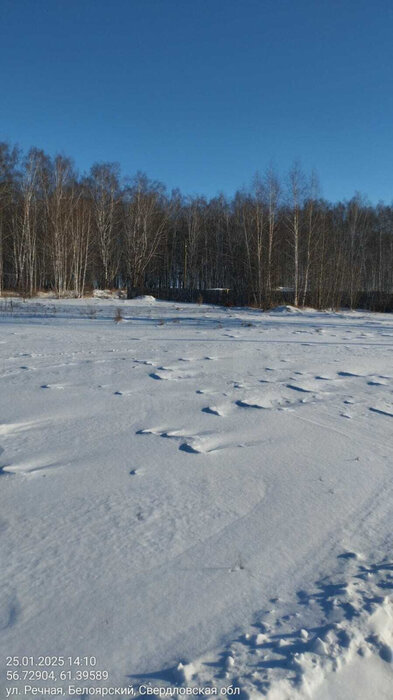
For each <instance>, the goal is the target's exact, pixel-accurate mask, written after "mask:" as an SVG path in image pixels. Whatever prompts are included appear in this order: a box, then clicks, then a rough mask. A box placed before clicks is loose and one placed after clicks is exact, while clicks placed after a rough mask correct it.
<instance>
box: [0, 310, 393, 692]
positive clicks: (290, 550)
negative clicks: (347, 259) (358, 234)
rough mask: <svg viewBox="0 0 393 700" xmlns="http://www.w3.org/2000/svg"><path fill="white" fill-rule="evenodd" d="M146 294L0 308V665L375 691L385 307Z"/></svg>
mask: <svg viewBox="0 0 393 700" xmlns="http://www.w3.org/2000/svg"><path fill="white" fill-rule="evenodd" d="M152 299H153V298H152ZM152 299H149V298H139V299H137V300H124V299H113V298H108V299H106V298H97V297H95V298H92V299H89V300H77V299H65V300H55V299H50V298H41V299H33V300H30V301H26V302H22V301H20V300H19V301H18V300H16V299H14V300H12V304H11V303H7V304H6V305H3V306H2V307H0V311H1V313H0V367H1V369H0V485H1V490H0V499H1V503H0V561H1V569H0V645H1V652H2V656H3V658H5V657H6V656H9V655H12V656H22V655H28V656H34V657H38V656H40V655H44V654H51V655H60V656H62V655H63V656H67V657H68V656H70V655H71V656H73V657H75V656H77V655H90V656H96V657H97V668H99V669H106V670H108V672H109V680H108V681H100V680H97V679H96V680H89V681H85V682H83V683H81V684H80V685H82V686H83V687H85V688H86V687H87V686H89V687H91V688H93V687H95V686H99V687H101V686H102V687H106V686H108V687H122V688H127V687H128V686H130V685H133V686H134V689H135V692H136V693H137V692H138V688H139V686H140V685H141V684H149V683H150V684H151V685H152V686H154V687H164V688H165V687H169V688H173V687H174V686H192V687H195V688H201V687H203V688H218V689H221V688H226V687H228V686H233V688H239V689H240V691H241V697H243V698H245V697H249V698H257V697H267V698H268V700H285V699H290V700H296V699H297V698H299V700H301V699H306V698H313V699H314V700H330V699H333V698H334V700H345V699H346V698H347V697H348V698H362V700H368V698H373V699H374V698H375V697H378V698H384V697H386V698H387V697H389V688H390V694H391V687H392V680H393V678H392V676H393V662H392V654H393V651H392V650H393V605H392V590H393V560H392V557H391V546H392V532H391V523H392V520H393V501H392V485H393V477H392V469H391V468H392V453H393V440H392V436H393V432H392V429H393V423H392V416H393V387H392V376H393V374H392V372H393V370H392V367H393V364H392V348H393V317H392V315H389V314H373V313H367V312H340V313H333V312H331V313H330V312H329V313H327V312H324V313H319V312H317V311H314V310H311V309H307V310H302V311H301V312H297V313H293V312H292V311H288V310H286V311H284V312H281V311H280V312H279V313H272V312H270V313H261V312H260V311H257V310H252V309H236V308H235V309H234V308H231V309H225V308H217V307H214V306H203V305H198V304H195V305H193V304H190V305H185V304H184V305H177V304H173V303H167V302H160V301H157V300H154V301H152ZM118 309H120V310H121V314H122V318H123V322H122V323H115V317H116V314H117V312H118ZM4 678H5V676H4V674H3V675H2V677H1V681H0V684H1V687H0V697H2V698H3V697H6V688H9V687H13V686H15V687H18V688H23V686H24V683H23V682H22V681H15V682H14V681H12V682H7V681H5V680H4ZM370 679H371V680H370ZM34 684H35V685H39V683H38V682H37V681H35V682H32V685H33V686H34ZM42 685H44V686H45V687H46V686H50V685H53V682H50V681H48V682H45V683H44V682H43V681H42V682H41V686H42ZM41 686H40V687H41ZM56 687H64V696H63V697H65V698H68V697H69V693H68V690H67V688H68V682H67V681H61V680H60V679H59V678H57V680H56ZM373 688H374V691H373ZM21 692H22V691H21ZM85 696H86V695H85ZM23 697H26V698H27V700H30V697H37V694H32V693H30V692H28V693H24V695H23ZM70 697H71V696H70ZM73 697H77V695H73ZM79 697H82V694H80V695H79ZM115 697H116V696H115ZM118 697H121V696H120V695H119V696H118ZM123 697H124V696H123Z"/></svg>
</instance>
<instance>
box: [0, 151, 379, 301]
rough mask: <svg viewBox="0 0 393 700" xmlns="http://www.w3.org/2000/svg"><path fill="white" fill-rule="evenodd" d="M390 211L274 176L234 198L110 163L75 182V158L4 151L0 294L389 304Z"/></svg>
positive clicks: (296, 170)
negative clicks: (107, 293)
mask: <svg viewBox="0 0 393 700" xmlns="http://www.w3.org/2000/svg"><path fill="white" fill-rule="evenodd" d="M392 263H393V205H385V204H382V203H381V204H378V205H376V206H372V205H371V204H370V203H369V202H367V200H365V199H364V198H363V197H361V196H360V195H358V194H357V195H355V196H354V197H353V198H352V199H350V200H349V201H343V202H338V203H330V202H328V201H326V200H325V199H323V198H322V197H321V196H320V191H319V185H318V180H317V177H316V175H315V174H313V173H311V174H306V173H304V172H303V170H302V169H301V167H300V165H299V164H297V163H295V164H294V165H293V166H292V168H291V169H290V171H289V173H288V174H287V175H286V176H285V177H282V178H281V177H279V176H278V175H277V173H276V172H275V171H274V169H273V168H271V167H270V168H268V169H267V170H266V171H265V172H264V173H263V174H259V175H256V176H255V177H254V180H253V182H252V185H251V186H250V187H249V189H248V190H247V191H246V190H240V191H238V192H236V193H235V195H234V196H233V197H232V198H227V197H225V196H224V195H219V196H217V197H213V198H211V199H207V198H205V197H202V196H184V195H183V194H182V193H181V192H180V191H179V190H173V191H172V192H170V193H168V192H167V191H166V189H165V187H164V185H163V184H161V183H158V182H154V181H152V180H149V179H148V177H147V176H146V175H144V174H141V173H138V174H137V175H136V176H134V177H133V178H125V177H122V176H121V173H120V169H119V166H118V165H117V164H115V163H96V164H95V165H93V166H92V167H91V169H90V172H89V173H88V174H87V175H83V176H80V175H79V174H78V173H77V172H76V170H75V168H74V165H73V163H72V160H71V159H70V158H67V157H66V156H63V155H57V156H55V157H53V158H51V157H49V156H48V155H47V154H45V153H44V152H43V151H42V150H39V149H37V148H32V149H31V150H30V151H29V152H28V153H27V154H25V155H24V154H22V153H21V152H20V151H19V149H18V148H16V147H14V146H11V145H10V144H7V143H0V293H2V292H3V291H5V290H10V291H15V292H18V293H21V294H23V295H25V296H32V295H34V294H35V293H36V292H37V291H38V290H53V291H54V292H55V293H56V294H57V295H59V296H63V295H74V296H77V297H81V296H83V295H84V294H86V293H88V292H90V291H91V290H92V289H94V288H102V289H104V288H105V289H106V288H120V287H125V286H127V287H128V288H129V289H135V290H144V291H146V290H151V291H152V292H153V293H154V291H156V293H157V295H160V294H161V296H165V291H166V292H167V293H168V294H169V290H178V293H179V294H180V291H179V290H184V292H186V291H187V290H193V291H199V292H200V293H201V296H202V298H203V293H204V292H205V293H206V290H211V289H216V288H220V289H228V290H230V292H231V299H233V300H234V301H235V302H236V300H241V303H247V304H254V305H256V306H260V307H266V306H269V305H272V304H274V303H275V302H276V301H277V299H278V298H279V297H280V295H282V296H283V297H284V296H285V298H286V299H287V300H288V301H291V302H292V303H293V304H295V305H310V306H314V307H317V308H330V307H332V308H337V307H340V306H343V305H345V306H349V307H351V308H353V307H356V306H357V304H358V303H359V301H360V300H363V299H372V298H374V299H375V298H378V299H385V300H388V299H391V295H392V292H393V264H392Z"/></svg>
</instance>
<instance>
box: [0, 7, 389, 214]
mask: <svg viewBox="0 0 393 700" xmlns="http://www.w3.org/2000/svg"><path fill="white" fill-rule="evenodd" d="M0 69H1V72H0V75H1V98H0V140H8V141H11V142H12V143H18V144H19V145H20V146H21V147H22V148H23V149H27V148H28V147H29V146H31V145H34V146H38V147H40V148H43V149H44V150H46V151H47V152H49V153H50V154H52V155H53V154H55V153H57V152H61V153H64V154H66V155H69V156H71V157H72V158H73V159H74V161H75V164H76V166H77V168H78V169H79V170H80V172H83V171H85V170H87V169H88V168H89V167H90V165H92V164H93V163H94V162H95V161H118V162H119V163H120V165H121V167H122V171H123V172H124V173H128V174H130V175H132V174H134V173H135V172H136V171H137V170H142V171H145V172H146V173H147V174H148V175H149V177H151V178H153V179H158V180H161V181H162V182H164V183H165V184H166V185H167V186H168V188H169V189H171V188H172V187H180V189H181V190H182V191H183V192H184V193H188V194H194V193H198V194H206V195H208V196H212V195H215V194H216V193H217V192H219V191H223V192H225V193H226V194H228V195H231V194H233V192H234V191H235V190H236V189H237V188H239V187H242V186H243V185H246V186H247V185H248V184H249V183H250V181H251V178H252V176H253V174H254V173H255V171H256V170H259V171H263V170H264V169H265V167H266V166H267V165H268V164H269V163H270V162H271V161H272V162H273V163H274V164H275V165H276V167H277V169H278V171H279V172H284V171H285V170H287V169H288V168H289V167H290V165H291V163H292V162H293V160H294V159H297V158H299V159H300V160H301V162H302V165H303V167H304V168H305V169H306V170H310V169H312V168H316V169H317V171H318V173H319V176H320V180H321V183H322V192H323V195H324V196H325V197H326V198H328V199H330V200H337V199H342V198H349V197H350V196H352V194H353V193H354V191H355V190H359V191H360V192H362V193H365V194H368V196H369V197H370V199H371V201H373V202H377V201H378V200H380V199H383V200H385V201H386V202H389V203H390V202H391V201H392V199H393V1H392V0H373V1H372V0H0Z"/></svg>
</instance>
